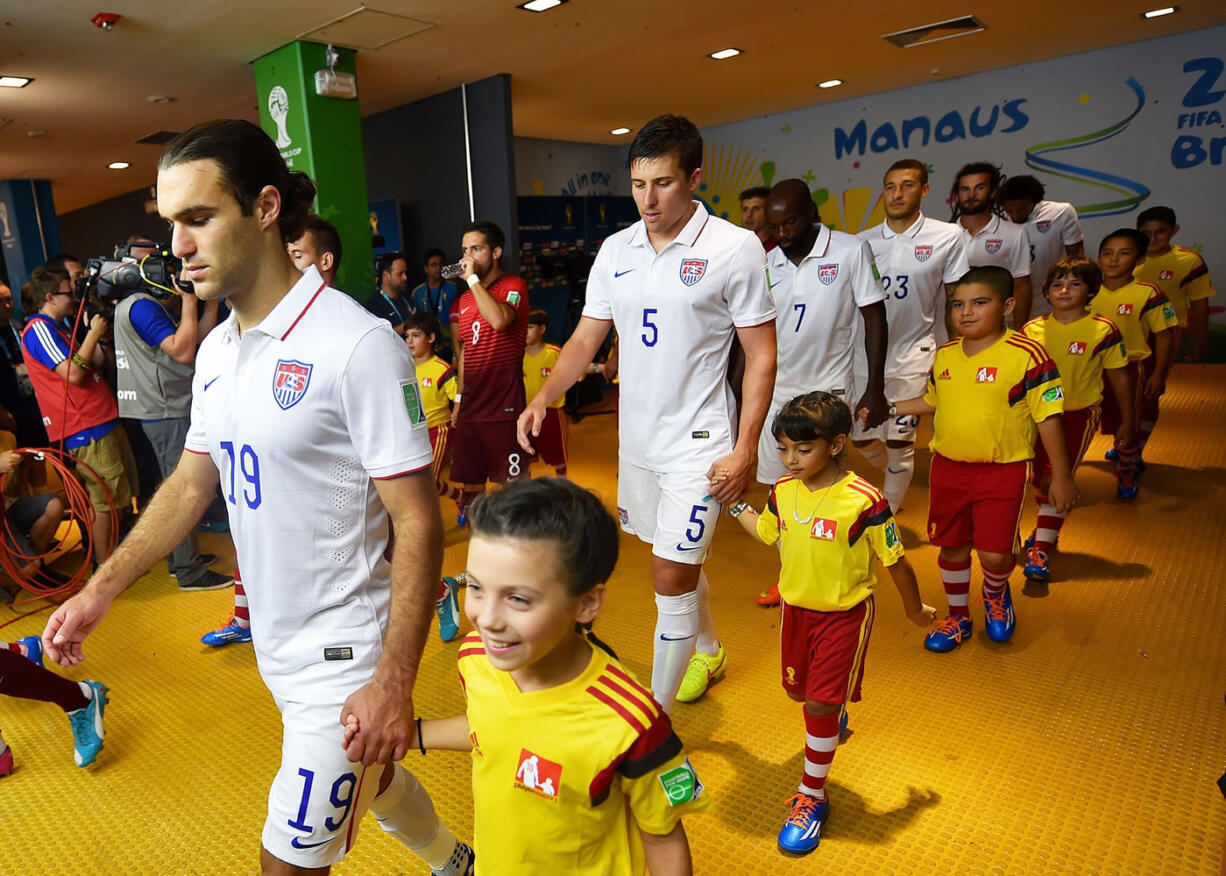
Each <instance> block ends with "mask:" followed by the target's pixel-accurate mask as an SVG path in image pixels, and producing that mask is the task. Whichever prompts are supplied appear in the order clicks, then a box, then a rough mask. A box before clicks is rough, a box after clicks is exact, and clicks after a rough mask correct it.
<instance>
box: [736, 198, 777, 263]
mask: <svg viewBox="0 0 1226 876" xmlns="http://www.w3.org/2000/svg"><path fill="white" fill-rule="evenodd" d="M770 193H771V190H770V187H769V186H753V187H752V188H748V189H745V191H743V192H741V194H740V198H739V200H740V202H741V227H742V228H746V229H748V230H750V231H752V232H753V233H754V234H756V235H758V240H760V241H762V248H763V249H765V250H766V251H767V252H770V251H771V250H772V249H773V248H774V247H775V238H774V236H773V235H772V233H771V225H770V223H769V222H768V221H767V219H766V199H767V198H768V197H770Z"/></svg>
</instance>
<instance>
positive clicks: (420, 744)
mask: <svg viewBox="0 0 1226 876" xmlns="http://www.w3.org/2000/svg"><path fill="white" fill-rule="evenodd" d="M417 750H418V751H420V752H421V755H422V757H425V756H426V743H425V741H424V740H423V739H422V738H421V716H420V715H419V716H418V718H417Z"/></svg>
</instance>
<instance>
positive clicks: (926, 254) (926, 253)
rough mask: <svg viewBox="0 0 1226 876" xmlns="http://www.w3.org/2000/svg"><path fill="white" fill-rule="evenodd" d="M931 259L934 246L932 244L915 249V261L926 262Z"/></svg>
mask: <svg viewBox="0 0 1226 876" xmlns="http://www.w3.org/2000/svg"><path fill="white" fill-rule="evenodd" d="M930 258H932V245H931V244H927V243H926V244H923V245H922V246H917V247H916V248H915V260H916V261H917V262H926V261H928V259H930Z"/></svg>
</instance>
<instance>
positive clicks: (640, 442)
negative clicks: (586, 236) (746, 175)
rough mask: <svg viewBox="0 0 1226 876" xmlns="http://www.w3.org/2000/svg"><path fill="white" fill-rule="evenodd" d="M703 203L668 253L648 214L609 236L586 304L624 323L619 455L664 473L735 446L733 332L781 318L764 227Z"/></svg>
mask: <svg viewBox="0 0 1226 876" xmlns="http://www.w3.org/2000/svg"><path fill="white" fill-rule="evenodd" d="M694 207H695V210H694V214H693V215H692V216H691V217H690V219H689V221H688V222H686V224H685V227H684V228H682V230H681V233H680V234H678V235H677V237H676V238H675V239H674V240H672V241H671V242H670V243H669V244H668V245H667V246H665V247H664V249H663V250H662V251H661V252H659V253H657V252H656V251H655V248H654V247H653V246H652V245H651V242H650V241H649V240H648V238H647V228H646V226H645V225H644V224H643V222H642V220H640V221H638V222H636V223H635V224H634V225H632V226H630V227H629V228H626V229H624V230H622V231H619V232H617V233H616V234H613V235H611V236H610V237H609V238H608V239H606V240H605V242H604V244H603V245H601V247H600V252H599V253H597V254H596V261H595V263H594V264H593V265H592V272H591V275H590V276H589V277H588V283H587V304H586V305H585V306H584V308H583V315H584V316H586V317H589V318H591V319H599V320H612V321H613V323H614V325H615V326H616V327H617V333H618V339H619V340H618V344H619V346H618V355H619V361H618V367H619V369H620V371H621V401H620V406H621V417H620V423H619V428H618V435H619V439H620V446H619V449H618V453H619V456H620V457H621V458H622V459H624V460H626V461H627V462H630V463H632V464H634V465H636V466H639V467H640V468H644V469H648V470H649V471H655V472H664V471H669V472H696V471H700V472H705V471H706V470H707V469H708V468H709V467H710V465H711V463H712V462H714V461H715V460H716V459H719V458H720V457H721V456H725V455H727V454H728V453H729V452H730V451H731V450H732V446H733V443H734V440H735V435H734V434H733V431H732V430H733V423H734V421H735V419H736V405H735V402H734V400H733V397H732V392H731V390H730V388H729V386H728V381H727V374H728V355H729V351H730V350H731V348H732V337H733V333H734V332H735V330H736V329H737V328H750V327H753V326H758V325H763V324H765V323H769V322H772V321H773V320H774V319H775V304H774V302H773V301H772V300H771V295H770V288H769V286H768V285H767V279H766V253H765V252H764V251H763V249H762V244H761V242H759V240H758V238H757V235H755V234H754V233H753V232H751V231H746V230H745V229H743V228H738V227H737V226H735V225H733V224H732V223H730V222H726V221H725V220H723V219H720V218H718V217H716V216H712V215H710V214H709V213H708V212H707V210H706V208H705V207H704V206H703V205H702V204H701V203H699V202H697V201H695V202H694Z"/></svg>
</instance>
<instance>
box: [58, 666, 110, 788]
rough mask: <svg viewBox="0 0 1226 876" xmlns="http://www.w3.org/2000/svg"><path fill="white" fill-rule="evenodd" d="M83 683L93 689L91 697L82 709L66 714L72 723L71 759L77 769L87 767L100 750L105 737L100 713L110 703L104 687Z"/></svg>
mask: <svg viewBox="0 0 1226 876" xmlns="http://www.w3.org/2000/svg"><path fill="white" fill-rule="evenodd" d="M85 683H86V684H88V685H89V686H90V688H92V689H93V692H94V695H93V697H91V698H90V701H89V704H88V705H86V706H85V707H84V708H80V709H77V710H76V711H75V712H69V713H68V720H69V721H71V722H72V749H73V750H72V759H73V760H74V761H76V764H77V766H79V767H86V766H89V765H90V764H91V763H93V762H94V758H96V757H97V756H98V752H100V751H101V750H102V739H103V737H105V736H106V731H105V730H103V729H102V713H103V712H104V711H105V710H106V704H107V703H108V702H110V698H109V697H108V696H107V695H106V694H107V687H106V685H104V684H102V683H101V682H97V681H87V682H85Z"/></svg>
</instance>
